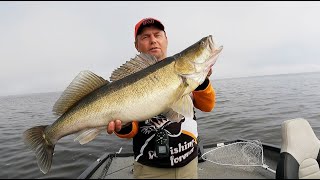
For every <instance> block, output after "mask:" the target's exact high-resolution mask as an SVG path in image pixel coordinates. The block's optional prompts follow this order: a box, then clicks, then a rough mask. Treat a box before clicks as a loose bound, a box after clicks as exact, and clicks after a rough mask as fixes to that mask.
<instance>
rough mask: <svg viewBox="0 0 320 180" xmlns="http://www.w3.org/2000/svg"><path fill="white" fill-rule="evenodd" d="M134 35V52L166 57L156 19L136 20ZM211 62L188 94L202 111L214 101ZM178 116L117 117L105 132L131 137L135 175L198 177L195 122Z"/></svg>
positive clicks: (162, 31) (164, 39)
mask: <svg viewBox="0 0 320 180" xmlns="http://www.w3.org/2000/svg"><path fill="white" fill-rule="evenodd" d="M134 35H135V47H136V49H137V51H138V52H140V53H146V54H150V55H153V56H155V57H156V58H157V59H158V60H165V59H166V58H167V46H168V38H167V35H166V32H165V28H164V25H163V24H162V23H161V22H160V21H159V20H157V19H154V18H144V19H142V20H141V21H139V22H138V23H137V24H136V26H135V30H134ZM211 66H212V65H211ZM211 66H210V70H209V72H208V74H207V76H206V78H205V80H204V82H203V83H202V84H201V85H199V86H198V87H197V88H196V89H195V90H194V91H193V92H192V93H191V94H190V95H191V97H192V100H193V104H194V107H196V108H198V109H199V110H201V111H205V112H210V111H211V110H212V109H213V108H214V105H215V91H214V89H213V87H212V86H211V83H210V80H209V76H210V75H211V73H212V69H211ZM155 105H156V104H155ZM133 106H134V104H133ZM145 111H148V109H145ZM180 118H181V120H180V121H178V122H173V121H170V120H168V119H167V118H166V117H165V116H163V115H161V114H160V115H158V116H155V117H153V118H151V119H148V120H146V121H140V122H137V121H134V120H133V122H130V123H126V124H125V125H122V122H121V120H119V119H117V120H115V121H111V122H110V123H109V124H108V127H107V132H108V133H109V134H112V133H113V132H114V133H115V134H116V135H117V136H119V137H121V138H133V151H134V157H135V162H134V177H135V178H139V179H140V178H178V179H180V178H198V173H197V171H198V166H197V164H198V150H197V148H198V146H197V137H198V132H197V122H196V121H195V120H194V119H193V118H190V117H180ZM160 132H161V133H162V135H163V134H164V136H163V137H165V141H164V142H161V141H159V138H160V140H162V139H161V136H159V134H161V133H160ZM163 137H162V138H163ZM157 138H158V139H157ZM158 141H159V142H160V145H159V143H157V142H158ZM166 144H167V145H166ZM161 145H164V146H163V147H164V148H162V151H159V150H157V148H158V146H160V147H161ZM160 147H159V148H160ZM161 153H162V154H161Z"/></svg>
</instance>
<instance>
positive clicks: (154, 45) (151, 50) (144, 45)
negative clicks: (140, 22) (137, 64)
mask: <svg viewBox="0 0 320 180" xmlns="http://www.w3.org/2000/svg"><path fill="white" fill-rule="evenodd" d="M135 46H136V49H137V50H138V51H139V52H142V53H147V54H151V55H154V56H155V57H156V58H157V59H159V60H162V59H164V58H166V57H167V47H168V39H167V36H166V34H165V32H164V31H162V30H160V29H158V28H156V27H154V26H151V27H144V28H143V30H142V32H141V34H139V35H138V36H137V39H136V43H135Z"/></svg>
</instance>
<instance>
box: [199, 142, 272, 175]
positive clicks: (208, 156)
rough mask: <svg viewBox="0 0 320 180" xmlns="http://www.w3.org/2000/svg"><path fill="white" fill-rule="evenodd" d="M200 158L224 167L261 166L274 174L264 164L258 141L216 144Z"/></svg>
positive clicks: (261, 149) (260, 145) (261, 148)
mask: <svg viewBox="0 0 320 180" xmlns="http://www.w3.org/2000/svg"><path fill="white" fill-rule="evenodd" d="M202 158H203V159H204V160H206V161H209V162H212V163H215V164H218V165H225V166H261V167H263V168H265V169H267V170H269V171H271V172H273V173H275V171H274V170H272V169H270V168H269V166H268V165H266V164H265V163H264V158H263V147H262V144H261V142H260V141H259V140H252V141H240V142H233V143H230V144H223V143H222V144H218V146H217V147H216V148H214V149H212V150H210V151H208V152H206V153H204V154H203V155H202Z"/></svg>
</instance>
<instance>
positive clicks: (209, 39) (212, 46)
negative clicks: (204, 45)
mask: <svg viewBox="0 0 320 180" xmlns="http://www.w3.org/2000/svg"><path fill="white" fill-rule="evenodd" d="M208 41H209V48H210V50H211V52H214V42H213V39H212V35H209V36H208Z"/></svg>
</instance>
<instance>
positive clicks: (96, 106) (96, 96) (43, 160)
mask: <svg viewBox="0 0 320 180" xmlns="http://www.w3.org/2000/svg"><path fill="white" fill-rule="evenodd" d="M221 50H222V46H220V47H219V48H217V47H215V44H214V42H213V40H212V36H211V35H209V36H207V37H204V38H202V39H201V40H199V41H198V42H196V43H195V44H193V45H192V46H190V47H188V48H187V49H185V50H183V51H182V52H180V53H177V54H175V55H174V56H171V57H168V58H165V59H163V60H161V61H159V60H157V59H156V58H155V57H154V56H151V55H148V54H139V55H137V56H136V57H135V58H134V59H131V60H130V61H127V62H126V63H125V64H124V65H122V66H121V67H119V68H118V69H116V70H115V71H114V72H113V73H112V74H111V77H110V81H111V82H109V81H107V80H105V79H103V78H102V77H100V76H97V75H96V74H94V73H92V72H90V71H82V72H80V73H79V74H78V75H77V76H76V77H75V78H74V80H73V81H72V82H71V83H70V85H69V86H68V87H67V88H66V90H65V91H64V92H63V93H62V95H61V97H60V98H59V99H58V101H57V102H56V103H55V105H54V107H53V112H54V113H56V114H57V115H59V116H60V117H59V118H58V119H57V120H56V121H55V122H54V123H53V124H51V125H45V126H36V127H32V128H30V129H28V130H26V131H25V132H24V135H23V138H24V142H25V144H26V145H27V146H28V147H29V148H30V149H32V150H33V151H34V152H35V154H36V158H37V162H38V166H39V168H40V170H41V171H42V172H43V173H44V174H46V173H47V172H48V171H49V170H50V168H51V163H52V157H53V152H54V146H55V144H56V143H57V142H58V140H59V139H61V138H62V137H64V136H67V135H70V134H76V133H78V134H77V135H78V136H77V138H76V139H75V140H78V141H79V142H80V143H81V144H85V143H87V142H89V141H91V140H93V139H94V138H95V137H96V136H97V135H98V134H99V133H100V132H101V131H106V127H107V125H108V123H109V122H110V121H112V120H116V119H120V120H121V121H122V123H123V124H125V123H128V122H131V121H133V120H137V121H144V120H146V119H149V118H152V117H154V116H156V115H159V114H163V115H164V116H166V117H167V118H168V119H169V120H172V121H177V122H178V121H180V119H181V117H182V116H184V117H193V102H192V99H191V97H190V93H191V92H192V91H193V90H195V89H196V88H197V87H198V86H199V85H200V84H202V83H203V82H204V80H205V78H206V75H207V74H208V72H209V70H210V68H211V66H212V65H213V64H214V63H215V62H216V60H217V58H218V55H219V53H220V52H221Z"/></svg>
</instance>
